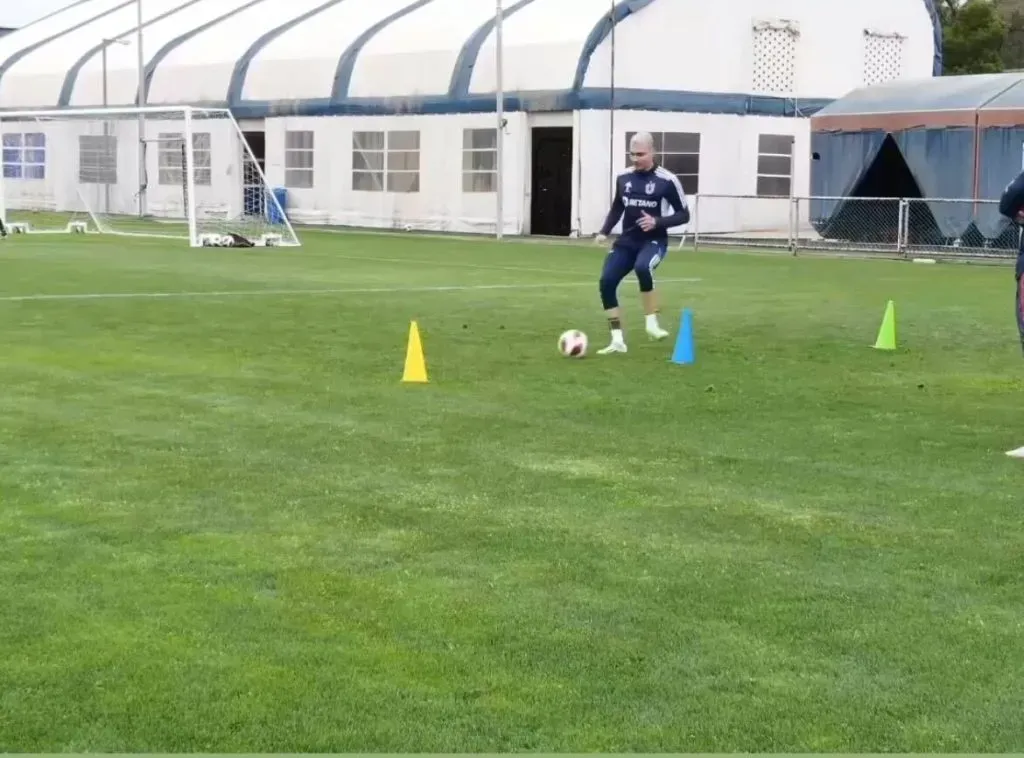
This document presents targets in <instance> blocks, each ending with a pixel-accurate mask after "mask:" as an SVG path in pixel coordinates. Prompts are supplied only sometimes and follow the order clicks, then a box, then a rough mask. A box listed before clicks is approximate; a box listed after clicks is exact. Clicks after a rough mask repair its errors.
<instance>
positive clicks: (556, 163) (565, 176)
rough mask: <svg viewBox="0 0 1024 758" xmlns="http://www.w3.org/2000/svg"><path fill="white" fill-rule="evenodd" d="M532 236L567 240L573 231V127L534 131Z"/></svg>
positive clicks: (552, 127) (556, 127)
mask: <svg viewBox="0 0 1024 758" xmlns="http://www.w3.org/2000/svg"><path fill="white" fill-rule="evenodd" d="M530 197H531V201H530V233H531V234H543V235H549V236H555V237H567V236H568V235H569V233H570V231H571V230H572V127H571V126H543V127H541V126H538V127H534V129H533V187H532V193H531V195H530Z"/></svg>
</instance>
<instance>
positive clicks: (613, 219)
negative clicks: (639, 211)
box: [595, 176, 626, 244]
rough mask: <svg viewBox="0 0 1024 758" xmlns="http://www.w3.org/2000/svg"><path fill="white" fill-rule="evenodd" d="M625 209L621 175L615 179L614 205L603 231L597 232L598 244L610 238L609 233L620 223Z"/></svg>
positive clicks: (605, 221)
mask: <svg viewBox="0 0 1024 758" xmlns="http://www.w3.org/2000/svg"><path fill="white" fill-rule="evenodd" d="M625 211H626V206H624V205H623V204H622V177H621V176H619V177H617V178H616V179H615V196H614V197H613V198H612V207H611V208H609V209H608V215H607V216H605V219H604V225H602V226H601V231H600V232H598V233H597V237H596V238H595V239H596V241H597V242H598V244H600V243H602V242H604V241H605V240H606V239H607V238H608V235H609V234H611V233H612V229H613V228H614V227H615V225H616V224H617V223H619V219H620V218H622V214H623V213H624V212H625Z"/></svg>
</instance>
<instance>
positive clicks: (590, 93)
mask: <svg viewBox="0 0 1024 758" xmlns="http://www.w3.org/2000/svg"><path fill="white" fill-rule="evenodd" d="M614 95H615V107H616V109H619V110H646V111H662V112H671V113H707V114H728V115H755V116H778V117H787V118H792V117H794V116H798V115H801V116H806V115H810V114H812V113H816V112H817V111H818V110H820V109H821V108H823V107H825V106H826V105H828V104H829V103H830V102H832V100H831V99H830V98H801V99H800V100H799V101H796V100H794V99H792V98H784V97H769V96H759V95H744V94H739V93H732V92H678V91H675V90H643V89H619V88H616V89H615V92H614ZM206 105H208V106H210V107H222V108H223V107H230V108H231V111H232V113H234V115H235V117H236V118H273V117H281V116H346V115H348V116H351V115H362V116H371V115H372V116H388V115H398V114H405V115H445V114H454V113H493V112H494V111H495V108H496V105H497V103H496V98H495V96H494V94H493V93H492V94H481V95H467V96H465V97H461V98H458V99H453V98H451V97H449V96H448V94H442V95H430V96H425V97H406V98H394V97H379V98H377V97H353V98H346V99H344V100H341V101H336V100H333V99H328V98H315V99H311V100H276V101H255V100H248V101H242V102H239V103H233V104H230V106H228V105H226V104H224V103H220V104H214V103H208V104H206ZM611 105H612V90H611V89H610V88H603V87H590V88H584V89H582V90H580V91H579V92H576V91H573V90H545V91H539V92H509V93H507V94H506V95H505V109H506V110H507V111H509V112H524V111H529V112H531V113H542V112H564V111H573V110H608V109H609V108H610V107H611Z"/></svg>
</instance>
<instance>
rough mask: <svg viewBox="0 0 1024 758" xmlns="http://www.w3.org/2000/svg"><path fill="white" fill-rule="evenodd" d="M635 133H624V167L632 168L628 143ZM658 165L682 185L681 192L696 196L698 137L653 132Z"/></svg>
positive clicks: (698, 170) (698, 182)
mask: <svg viewBox="0 0 1024 758" xmlns="http://www.w3.org/2000/svg"><path fill="white" fill-rule="evenodd" d="M634 134H636V132H627V133H626V166H627V167H628V166H632V165H633V160H632V159H631V158H630V157H629V141H630V140H631V139H633V135H634ZM651 136H652V137H654V152H655V154H656V156H657V160H658V163H660V164H661V165H662V166H664V167H665V168H666V169H668V170H669V171H671V172H672V173H673V174H675V175H676V177H677V178H678V179H679V183H680V184H682V185H683V192H685V193H686V194H687V195H696V194H697V192H698V190H699V189H700V135H699V134H695V133H691V132H654V133H653V134H652V135H651Z"/></svg>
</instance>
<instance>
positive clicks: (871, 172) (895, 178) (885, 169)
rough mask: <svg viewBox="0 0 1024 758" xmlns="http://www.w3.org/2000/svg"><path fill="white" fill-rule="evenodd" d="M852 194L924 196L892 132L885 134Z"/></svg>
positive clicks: (868, 195)
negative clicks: (876, 152)
mask: <svg viewBox="0 0 1024 758" xmlns="http://www.w3.org/2000/svg"><path fill="white" fill-rule="evenodd" d="M850 194H851V195H852V196H853V197H905V198H914V199H920V198H921V197H922V195H921V188H920V187H918V186H917V180H916V179H914V175H913V174H912V173H911V172H910V167H909V166H907V161H906V160H905V159H904V158H903V153H901V152H900V148H899V146H898V145H897V144H896V140H894V139H893V137H892V135H891V134H887V135H885V139H884V140H883V141H882V146H881V147H880V148H879V149H878V154H877V155H875V159H874V160H873V161H872V162H871V165H870V166H869V167H868V170H867V171H866V172H864V176H863V177H861V180H860V181H859V182H858V183H857V186H856V187H855V188H854V190H853V192H852V193H850Z"/></svg>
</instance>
